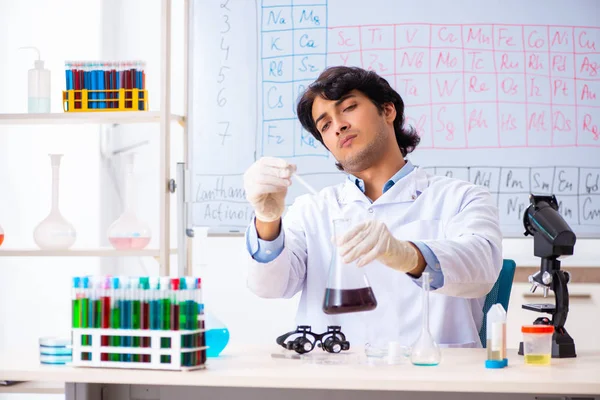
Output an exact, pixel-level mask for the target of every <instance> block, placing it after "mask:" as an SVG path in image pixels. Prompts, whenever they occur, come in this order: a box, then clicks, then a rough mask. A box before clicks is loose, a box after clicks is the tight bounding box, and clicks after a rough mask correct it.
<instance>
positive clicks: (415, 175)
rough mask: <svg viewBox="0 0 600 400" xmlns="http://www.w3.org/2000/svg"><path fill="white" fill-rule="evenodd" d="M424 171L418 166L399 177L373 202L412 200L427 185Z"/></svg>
mask: <svg viewBox="0 0 600 400" xmlns="http://www.w3.org/2000/svg"><path fill="white" fill-rule="evenodd" d="M428 182H429V180H428V177H427V174H426V173H425V171H423V170H422V169H421V168H419V167H415V169H414V170H413V171H412V172H411V173H410V174H408V175H406V176H405V177H404V178H402V179H400V180H399V181H398V182H396V183H395V184H394V186H392V187H391V188H390V189H389V190H388V191H387V192H385V193H384V194H382V195H381V197H380V198H378V199H377V201H375V203H374V204H395V203H406V202H413V201H415V200H416V199H417V197H419V196H420V195H421V193H423V191H424V190H425V188H426V187H427V185H428Z"/></svg>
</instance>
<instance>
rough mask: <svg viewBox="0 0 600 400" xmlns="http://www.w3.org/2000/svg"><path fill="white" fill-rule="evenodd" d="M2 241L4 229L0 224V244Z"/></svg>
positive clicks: (0, 244)
mask: <svg viewBox="0 0 600 400" xmlns="http://www.w3.org/2000/svg"><path fill="white" fill-rule="evenodd" d="M2 243H4V229H2V225H0V246H2Z"/></svg>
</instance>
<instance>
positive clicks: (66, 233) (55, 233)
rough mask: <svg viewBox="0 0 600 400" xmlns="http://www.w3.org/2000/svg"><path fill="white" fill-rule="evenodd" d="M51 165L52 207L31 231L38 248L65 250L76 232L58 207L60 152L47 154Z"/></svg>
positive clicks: (69, 245) (70, 244)
mask: <svg viewBox="0 0 600 400" xmlns="http://www.w3.org/2000/svg"><path fill="white" fill-rule="evenodd" d="M49 156H50V164H51V165H52V208H51V209H50V214H48V216H47V217H46V218H45V219H44V220H43V221H42V222H40V223H39V224H38V226H37V227H36V228H35V230H34V231H33V239H34V240H35V243H36V244H37V245H38V247H39V248H40V249H46V250H65V249H68V248H69V247H71V246H73V243H75V239H76V238H77V233H76V232H75V228H74V227H73V225H71V223H70V222H69V221H67V220H66V219H65V218H64V217H63V216H62V214H61V213H60V210H59V207H58V182H59V179H58V178H59V170H60V160H61V158H62V156H63V155H62V154H49Z"/></svg>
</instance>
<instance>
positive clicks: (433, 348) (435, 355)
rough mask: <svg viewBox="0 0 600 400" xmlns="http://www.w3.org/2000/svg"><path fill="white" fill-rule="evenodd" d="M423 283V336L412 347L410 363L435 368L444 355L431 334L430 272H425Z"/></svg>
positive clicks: (422, 278) (422, 277)
mask: <svg viewBox="0 0 600 400" xmlns="http://www.w3.org/2000/svg"><path fill="white" fill-rule="evenodd" d="M421 281H422V285H421V286H422V289H423V290H422V291H421V303H422V309H421V312H422V321H423V322H422V324H421V334H420V335H419V338H418V339H417V341H416V342H415V344H413V346H412V351H411V354H410V361H411V362H412V363H413V364H414V365H419V366H433V365H438V364H439V363H440V360H441V358H442V353H441V352H440V347H439V346H438V344H437V343H436V342H435V340H433V336H431V332H429V272H423V274H422V276H421Z"/></svg>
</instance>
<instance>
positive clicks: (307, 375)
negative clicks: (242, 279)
mask: <svg viewBox="0 0 600 400" xmlns="http://www.w3.org/2000/svg"><path fill="white" fill-rule="evenodd" d="M293 354H295V353H293V352H288V351H286V350H283V349H281V347H277V346H276V345H273V346H247V347H240V346H236V347H232V348H227V349H225V351H224V353H223V354H222V356H221V357H219V358H209V359H208V362H207V364H206V369H203V370H197V371H189V372H179V371H153V370H141V369H112V368H81V367H80V368H76V367H70V366H48V365H40V364H39V361H38V356H37V354H35V353H32V354H22V353H21V354H19V353H15V354H0V380H26V381H48V382H88V383H113V384H144V385H177V386H213V387H214V386H216V387H255V388H297V389H302V388H304V389H338V390H384V391H389V390H392V391H434V392H487V393H494V392H495V393H553V394H600V350H599V351H587V352H586V351H582V352H580V354H578V357H576V358H571V359H552V361H551V365H550V366H531V365H525V364H524V361H523V357H522V356H519V355H517V353H516V350H509V351H508V360H509V365H508V367H507V368H504V369H486V368H485V366H484V363H485V359H486V351H485V349H442V361H441V363H440V364H439V365H437V366H434V367H418V366H414V365H412V364H411V363H410V361H409V360H406V359H405V360H404V361H403V362H401V363H400V364H396V365H388V364H387V362H386V360H384V359H371V358H369V359H367V357H366V356H365V355H364V351H363V349H352V350H351V351H349V352H345V353H341V354H328V353H325V352H323V351H321V350H320V349H315V350H314V351H313V352H311V353H309V354H310V355H311V356H310V357H306V358H302V359H297V358H296V359H294V358H289V356H290V355H293ZM274 355H275V356H274ZM285 355H287V356H288V358H282V357H283V356H285Z"/></svg>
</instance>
